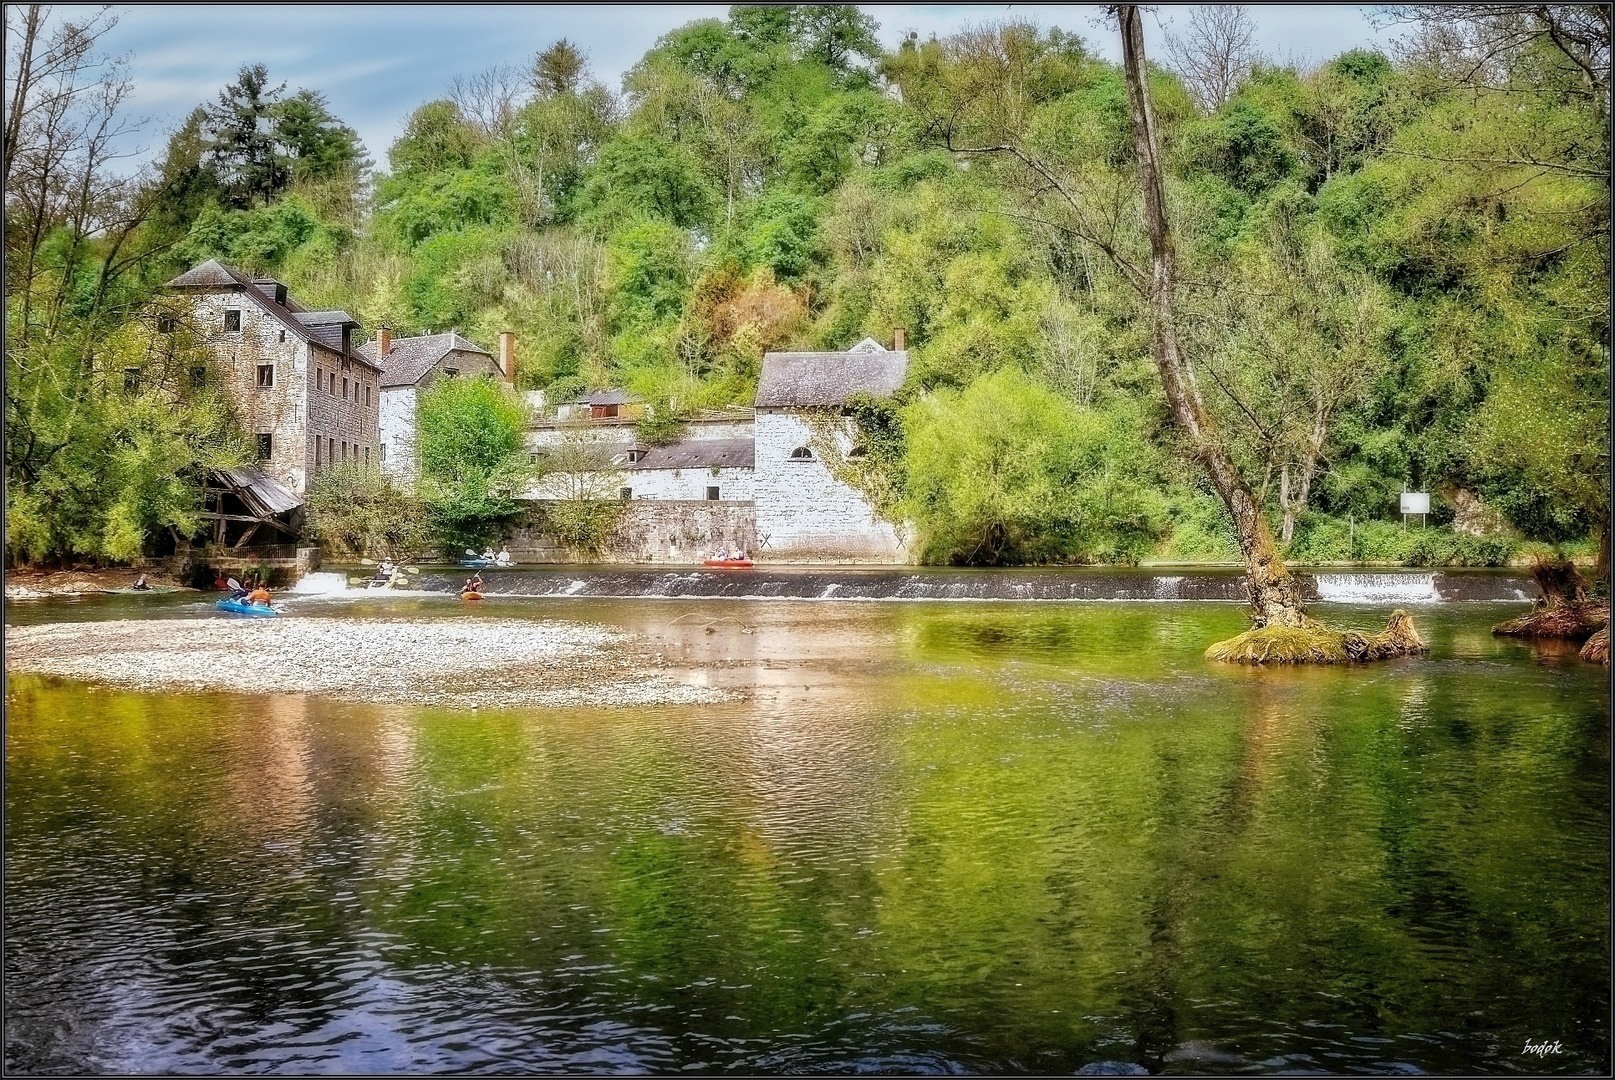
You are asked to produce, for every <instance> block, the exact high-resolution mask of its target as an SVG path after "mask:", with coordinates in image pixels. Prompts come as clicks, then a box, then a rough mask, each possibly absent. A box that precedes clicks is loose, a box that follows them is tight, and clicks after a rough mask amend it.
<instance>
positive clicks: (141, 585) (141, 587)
mask: <svg viewBox="0 0 1615 1080" xmlns="http://www.w3.org/2000/svg"><path fill="white" fill-rule="evenodd" d="M135 588H136V590H138V591H140V592H150V591H151V586H150V585H147V584H146V575H145V574H141V575H140V576H139V577H138V578H136V579H135Z"/></svg>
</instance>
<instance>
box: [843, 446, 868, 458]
mask: <svg viewBox="0 0 1615 1080" xmlns="http://www.w3.org/2000/svg"><path fill="white" fill-rule="evenodd" d="M864 453H865V451H864V448H863V447H861V446H855V447H853V448H852V449H851V450H848V451H847V456H848V457H849V458H861V457H863V456H864Z"/></svg>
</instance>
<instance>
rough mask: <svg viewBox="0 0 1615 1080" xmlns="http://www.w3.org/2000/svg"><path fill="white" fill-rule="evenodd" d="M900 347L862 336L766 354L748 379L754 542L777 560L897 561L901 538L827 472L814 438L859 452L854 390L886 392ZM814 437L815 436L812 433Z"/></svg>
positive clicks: (903, 355)
mask: <svg viewBox="0 0 1615 1080" xmlns="http://www.w3.org/2000/svg"><path fill="white" fill-rule="evenodd" d="M907 374H908V352H907V351H906V350H904V351H891V350H887V349H886V348H884V347H882V346H881V345H880V344H879V343H878V342H876V341H875V340H874V339H873V338H865V339H864V340H863V341H860V342H859V343H858V344H857V345H855V346H853V347H852V348H851V349H850V350H848V351H847V352H839V353H768V354H767V355H766V356H764V357H763V370H762V375H761V376H760V377H759V379H758V381H757V396H756V398H755V401H754V407H755V410H756V423H755V440H756V443H755V451H754V458H755V462H756V466H755V470H756V476H755V479H754V481H753V488H752V491H753V496H752V497H753V500H754V501H755V503H756V507H757V544H758V548H759V550H760V551H761V552H762V553H763V554H764V555H766V556H767V557H769V558H771V559H776V560H779V561H793V560H800V561H822V560H829V561H840V560H847V561H859V562H902V561H904V560H905V559H906V554H905V549H904V543H903V540H902V538H901V537H900V536H899V535H898V532H897V530H896V528H895V527H893V525H892V524H891V523H890V522H887V521H883V520H881V519H880V518H879V517H877V516H876V514H875V511H874V508H873V507H871V506H870V505H869V502H868V500H866V499H865V498H864V496H863V495H862V493H860V492H859V491H858V490H857V489H856V488H853V487H851V486H850V485H848V484H846V483H843V482H842V481H840V480H838V479H836V478H835V476H833V475H832V474H831V472H830V469H829V467H828V466H827V464H826V463H825V462H824V461H823V460H821V456H822V455H821V453H820V451H819V449H816V448H815V446H814V443H815V441H820V442H821V443H822V442H823V441H825V440H828V441H829V442H830V443H832V444H833V445H834V446H835V448H836V451H837V453H839V454H840V455H842V456H843V457H846V456H848V455H853V456H856V455H857V454H858V453H859V452H860V448H859V447H858V446H857V432H856V429H855V425H854V424H853V422H852V420H851V419H850V418H848V417H847V416H846V415H845V412H846V406H847V400H848V399H849V398H850V397H852V396H853V395H854V394H858V393H864V394H872V395H875V396H877V397H885V396H888V395H890V394H893V393H896V391H897V389H898V387H900V386H902V385H903V379H904V377H905V376H906V375H907ZM816 435H817V436H818V438H817V440H816V438H815V436H816Z"/></svg>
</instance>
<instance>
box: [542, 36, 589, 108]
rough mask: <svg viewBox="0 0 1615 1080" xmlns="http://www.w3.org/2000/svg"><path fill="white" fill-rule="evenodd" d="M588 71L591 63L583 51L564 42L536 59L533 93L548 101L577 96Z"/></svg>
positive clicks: (545, 51) (558, 42)
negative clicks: (570, 95) (565, 96)
mask: <svg viewBox="0 0 1615 1080" xmlns="http://www.w3.org/2000/svg"><path fill="white" fill-rule="evenodd" d="M588 71H589V61H588V58H587V57H586V56H585V55H584V53H583V51H582V50H581V49H579V48H578V47H577V46H576V45H574V44H573V43H572V42H570V41H568V40H567V39H566V38H561V39H560V40H559V41H557V42H556V43H555V44H553V45H551V46H550V47H549V48H547V49H545V50H544V51H543V52H541V53H539V54H538V55H537V56H536V57H534V58H533V75H532V83H533V90H534V91H535V92H536V93H537V94H538V96H539V97H544V98H550V97H559V96H560V95H562V94H575V93H577V92H578V90H579V89H581V88H582V85H583V79H584V77H585V76H586V75H587V74H588Z"/></svg>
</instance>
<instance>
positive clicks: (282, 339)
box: [280, 330, 286, 345]
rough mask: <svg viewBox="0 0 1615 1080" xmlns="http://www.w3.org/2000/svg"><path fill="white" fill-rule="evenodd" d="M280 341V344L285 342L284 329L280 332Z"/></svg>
mask: <svg viewBox="0 0 1615 1080" xmlns="http://www.w3.org/2000/svg"><path fill="white" fill-rule="evenodd" d="M280 343H281V344H282V345H284V344H286V331H284V330H282V331H281V332H280Z"/></svg>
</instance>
